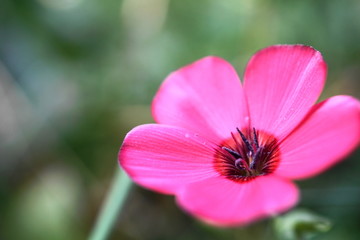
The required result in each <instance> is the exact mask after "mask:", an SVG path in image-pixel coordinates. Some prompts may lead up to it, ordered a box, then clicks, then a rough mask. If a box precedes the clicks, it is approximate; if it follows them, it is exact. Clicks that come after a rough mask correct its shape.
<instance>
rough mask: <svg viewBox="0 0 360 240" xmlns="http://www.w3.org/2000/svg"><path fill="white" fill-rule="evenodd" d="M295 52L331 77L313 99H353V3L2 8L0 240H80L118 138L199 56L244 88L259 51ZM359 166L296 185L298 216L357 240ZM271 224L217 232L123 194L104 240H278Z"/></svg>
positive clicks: (357, 36) (164, 1)
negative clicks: (216, 60)
mask: <svg viewBox="0 0 360 240" xmlns="http://www.w3.org/2000/svg"><path fill="white" fill-rule="evenodd" d="M285 43H287V44H294V43H302V44H306V45H311V46H313V47H314V48H316V49H318V50H319V51H321V53H322V54H323V56H324V58H325V60H326V61H327V63H328V67H329V73H328V82H327V85H326V88H325V91H324V93H323V95H322V99H324V98H326V97H329V96H332V95H337V94H351V95H353V96H356V97H357V98H359V97H360V92H359V91H360V1H358V0H345V1H338V0H329V1H326V0H317V1H314V0H313V1H311V0H303V1H291V0H290V1H289V0H277V1H265V0H197V1H194V0H179V1H175V0H103V1H95V0H88V1H86V0H37V1H31V0H2V1H1V3H0V239H39V240H42V239H44V240H45V239H55V240H57V239H86V238H87V236H88V235H89V232H90V231H91V229H92V227H93V225H94V222H95V220H96V217H97V215H98V211H99V209H100V207H101V204H102V201H103V200H104V197H105V196H106V193H107V191H108V189H109V186H110V183H111V180H112V177H113V175H114V173H115V172H116V171H117V169H118V165H117V153H118V150H119V147H120V145H121V143H122V140H123V138H124V136H125V134H126V133H127V132H128V131H129V130H130V129H131V128H132V127H134V126H136V125H139V124H142V123H148V122H152V121H153V120H152V117H151V114H150V103H151V100H152V97H153V96H154V94H155V92H156V90H157V88H158V86H159V85H160V83H161V82H162V80H163V79H164V78H165V77H166V75H167V74H169V73H170V72H171V71H173V70H175V69H177V68H179V67H181V66H183V65H185V64H188V63H190V62H192V61H195V60H197V59H199V58H201V57H204V56H207V55H217V56H220V57H223V58H225V59H227V60H228V61H229V62H231V63H232V64H233V65H234V66H235V68H236V69H237V70H238V72H239V74H240V76H241V75H242V73H243V71H244V68H245V65H246V62H247V60H248V59H249V58H250V56H251V55H252V54H254V53H255V52H256V51H257V50H259V49H261V48H264V47H266V46H268V45H272V44H285ZM359 172H360V152H359V151H356V152H355V153H354V154H352V155H351V156H350V157H349V158H348V159H347V160H346V161H344V162H342V163H341V164H339V165H337V166H336V167H334V168H332V169H331V170H330V171H328V172H326V173H324V174H322V175H319V176H317V177H315V178H313V179H309V180H305V181H301V182H298V184H299V186H300V187H301V191H302V200H301V202H300V204H299V206H300V207H303V208H306V209H308V210H311V211H313V212H315V213H317V214H320V215H322V216H324V217H326V218H328V219H330V220H331V221H332V223H333V227H332V229H331V230H330V231H329V232H327V233H324V234H320V235H318V236H317V237H315V239H330V240H331V239H334V240H335V239H359V236H360V227H359V222H360V207H359V206H360V178H359ZM271 224H272V223H271V222H270V221H269V220H263V221H260V222H258V223H255V224H252V225H250V226H248V227H243V228H233V229H216V228H212V227H208V226H206V225H204V224H202V223H199V222H198V221H196V220H194V219H193V218H191V217H189V216H187V215H186V214H184V213H183V212H182V211H181V210H180V209H179V208H178V207H177V206H176V204H175V203H174V200H173V197H171V196H164V195H160V194H157V193H153V192H150V191H146V190H144V189H141V188H140V187H137V186H133V188H132V191H131V193H130V195H129V198H128V201H127V202H126V204H125V208H124V210H123V212H122V213H121V215H120V216H119V219H118V221H117V223H116V226H115V229H114V230H113V232H112V234H111V237H110V238H111V239H136V240H137V239H159V240H160V239H190V240H191V239H276V238H275V237H274V232H273V230H272V227H271V226H272V225H271Z"/></svg>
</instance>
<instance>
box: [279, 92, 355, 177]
mask: <svg viewBox="0 0 360 240" xmlns="http://www.w3.org/2000/svg"><path fill="white" fill-rule="evenodd" d="M359 142H360V102H359V101H358V100H356V99H354V98H352V97H350V96H335V97H332V98H329V99H327V100H326V101H324V102H322V103H319V104H317V105H315V106H314V108H313V110H312V112H311V113H310V115H309V116H308V117H307V118H306V119H305V121H304V122H303V123H302V124H301V125H300V126H299V127H298V128H297V129H296V130H295V131H294V132H293V133H291V134H290V135H289V136H288V138H286V139H285V140H284V141H283V142H282V143H281V145H280V149H281V152H282V156H281V161H280V165H279V167H278V169H277V170H276V172H275V174H277V175H281V176H284V177H288V178H292V179H300V178H307V177H311V176H313V175H315V174H318V173H320V172H322V171H324V170H326V169H327V168H329V167H330V166H332V165H333V164H335V163H337V162H339V161H340V160H342V159H343V158H344V157H346V156H347V155H348V154H349V153H350V152H351V151H353V150H354V149H355V148H356V147H357V146H358V145H359Z"/></svg>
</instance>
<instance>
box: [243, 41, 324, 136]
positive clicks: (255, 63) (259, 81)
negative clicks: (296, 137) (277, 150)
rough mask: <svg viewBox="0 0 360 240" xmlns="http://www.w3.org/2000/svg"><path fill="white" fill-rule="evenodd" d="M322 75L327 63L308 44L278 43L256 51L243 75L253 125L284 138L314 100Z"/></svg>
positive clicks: (318, 90)
mask: <svg viewBox="0 0 360 240" xmlns="http://www.w3.org/2000/svg"><path fill="white" fill-rule="evenodd" d="M325 77H326V64H325V62H324V61H323V59H322V56H321V54H320V53H319V52H318V51H316V50H314V49H313V48H311V47H306V46H302V45H292V46H291V45H278V46H272V47H268V48H265V49H263V50H261V51H259V52H258V53H256V54H255V55H254V56H253V57H252V58H251V60H250V61H249V63H248V65H247V68H246V71H245V76H244V81H245V82H244V91H245V92H246V96H247V99H248V104H249V112H250V117H251V123H252V126H253V127H255V128H256V129H259V130H264V131H267V132H269V133H272V134H276V136H277V137H279V139H281V138H283V137H285V136H286V135H287V134H288V133H289V132H290V131H291V130H293V129H294V128H295V126H296V125H297V124H298V123H299V122H300V121H301V120H302V118H303V117H304V116H305V115H306V113H307V112H308V111H309V110H310V108H311V107H312V105H313V104H314V103H315V102H316V100H317V99H318V97H319V95H320V93H321V91H322V89H323V85H324V83H325Z"/></svg>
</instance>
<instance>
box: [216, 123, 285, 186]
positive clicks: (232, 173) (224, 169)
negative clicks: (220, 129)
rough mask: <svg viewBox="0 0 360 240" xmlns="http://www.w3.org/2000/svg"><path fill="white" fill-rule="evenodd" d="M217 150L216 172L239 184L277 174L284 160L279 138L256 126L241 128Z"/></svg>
mask: <svg viewBox="0 0 360 240" xmlns="http://www.w3.org/2000/svg"><path fill="white" fill-rule="evenodd" d="M215 152H216V153H215V156H214V167H215V169H216V171H218V172H219V173H220V174H221V175H223V176H225V177H226V178H228V179H230V180H233V181H235V182H239V183H241V182H248V181H250V180H252V179H254V178H256V177H259V176H264V175H268V174H271V173H273V172H274V171H275V169H276V168H277V166H278V164H279V161H280V151H279V146H278V141H277V139H276V138H275V137H274V136H272V135H271V134H268V133H265V132H263V131H257V130H256V129H255V128H252V129H243V130H240V129H239V128H237V129H236V132H232V133H231V137H230V138H228V139H226V140H225V141H223V142H222V143H220V144H219V145H218V148H217V149H216V151H215Z"/></svg>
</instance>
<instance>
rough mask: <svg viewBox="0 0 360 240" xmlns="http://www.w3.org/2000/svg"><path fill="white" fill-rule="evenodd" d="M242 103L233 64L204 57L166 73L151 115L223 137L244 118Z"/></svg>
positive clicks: (244, 108) (244, 120)
mask: <svg viewBox="0 0 360 240" xmlns="http://www.w3.org/2000/svg"><path fill="white" fill-rule="evenodd" d="M246 112H247V110H246V103H245V100H244V94H243V90H242V87H241V83H240V80H239V78H238V76H237V74H236V72H235V70H234V68H233V67H232V66H231V65H230V64H229V63H228V62H226V61H225V60H223V59H221V58H218V57H206V58H203V59H200V60H198V61H196V62H194V63H192V64H190V65H188V66H186V67H183V68H181V69H179V70H177V71H175V72H173V73H172V74H170V75H169V76H168V77H167V78H166V80H165V81H164V83H163V84H162V85H161V87H160V90H159V91H158V93H157V95H156V96H155V99H154V101H153V116H154V117H155V120H156V121H157V122H159V123H162V124H169V125H174V126H179V127H184V128H186V129H189V130H192V131H194V132H198V133H201V134H202V135H203V136H206V137H207V138H213V139H218V140H219V139H224V138H228V137H230V132H231V131H235V129H236V127H239V128H242V127H243V126H244V125H245V124H247V122H248V118H247V117H246V116H247V113H246Z"/></svg>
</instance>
